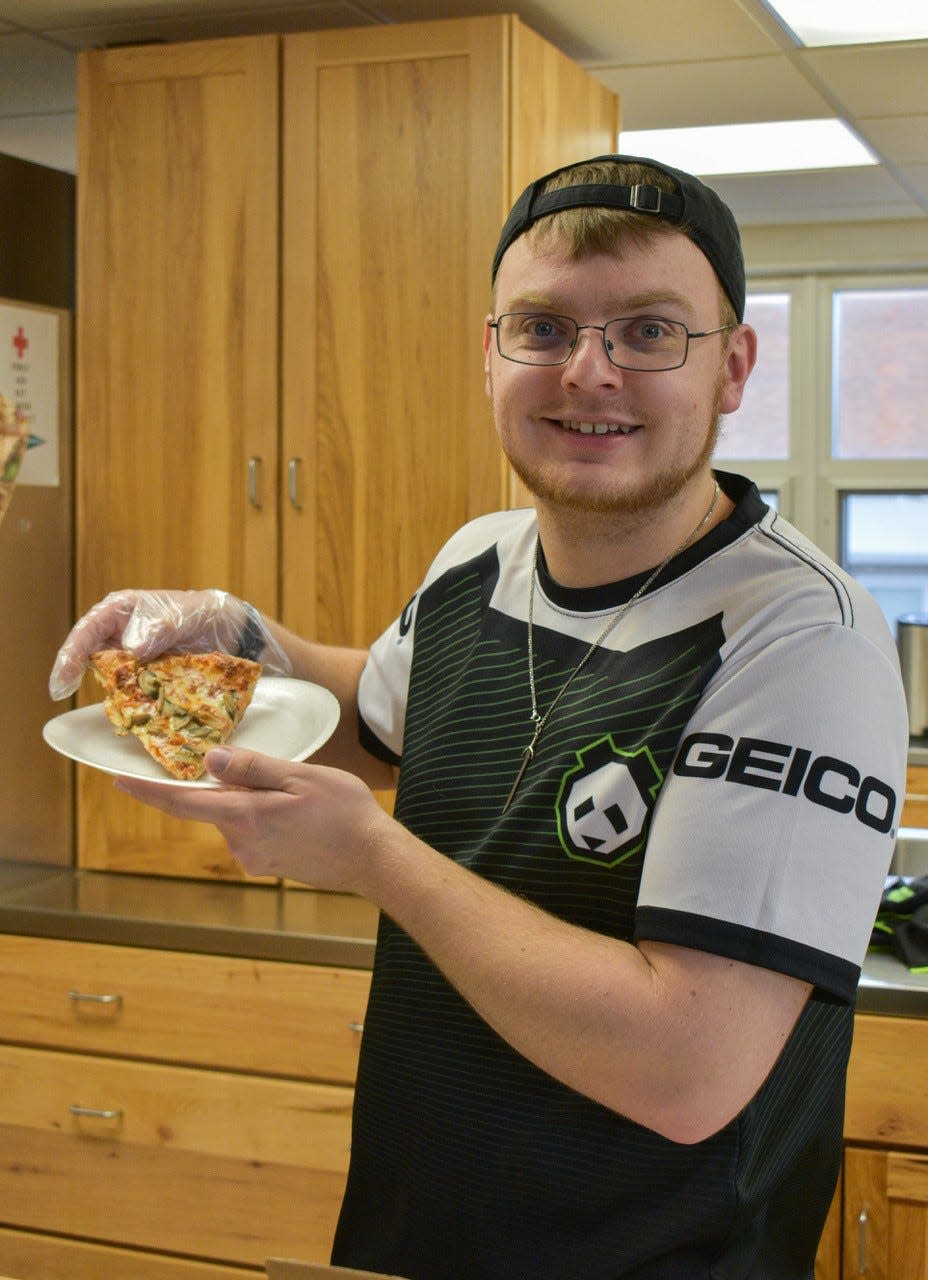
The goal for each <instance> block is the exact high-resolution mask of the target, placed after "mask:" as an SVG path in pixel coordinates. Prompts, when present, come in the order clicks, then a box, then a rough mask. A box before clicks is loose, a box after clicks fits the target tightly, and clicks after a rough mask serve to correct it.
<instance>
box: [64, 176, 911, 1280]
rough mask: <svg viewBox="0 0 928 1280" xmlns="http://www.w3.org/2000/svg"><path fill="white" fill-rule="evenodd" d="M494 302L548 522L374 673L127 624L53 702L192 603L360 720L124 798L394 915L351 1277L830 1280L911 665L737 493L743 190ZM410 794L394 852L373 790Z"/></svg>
mask: <svg viewBox="0 0 928 1280" xmlns="http://www.w3.org/2000/svg"><path fill="white" fill-rule="evenodd" d="M494 276H495V279H494V305H493V311H492V313H491V314H490V315H489V316H488V318H487V324H486V328H485V334H484V352H485V373H486V382H487V391H488V394H489V396H490V398H491V400H492V404H493V409H494V415H495V419H496V426H497V430H498V433H499V437H500V440H501V442H502V446H503V448H504V450H505V452H506V455H507V457H508V458H509V460H510V462H511V463H512V465H513V467H514V468H515V470H516V471H517V473H518V474H519V475H520V476H521V477H522V479H523V481H524V482H525V484H526V485H527V486H528V487H529V489H530V490H531V491H532V492H533V494H534V495H535V500H536V511H537V515H536V511H519V512H503V513H499V514H497V515H493V516H487V517H484V518H482V519H479V520H477V521H475V522H473V523H472V524H470V525H468V526H467V527H466V528H464V529H463V530H461V531H460V532H459V533H458V534H456V535H455V536H454V537H453V538H452V539H451V540H450V542H449V543H448V544H447V546H446V547H445V548H443V549H442V550H441V552H440V553H439V554H438V556H437V558H436V560H435V562H434V564H433V565H432V568H431V569H430V571H429V573H428V575H427V578H426V581H425V582H424V583H423V586H422V588H421V590H420V591H419V592H418V593H417V595H416V596H415V597H414V599H413V601H412V602H411V603H410V605H409V606H408V608H407V609H406V610H405V611H404V613H403V615H402V617H401V618H400V619H398V621H397V622H396V623H395V624H394V626H393V627H391V628H390V629H389V630H388V632H387V633H386V634H385V635H384V637H382V638H381V640H379V641H378V642H377V643H376V644H375V645H374V646H373V647H372V649H371V651H370V653H355V652H352V651H348V650H332V649H324V648H322V647H320V646H315V645H312V644H309V643H307V642H305V641H302V640H299V639H297V638H296V637H295V636H293V635H290V634H288V633H286V632H284V631H283V630H282V629H281V628H279V627H277V626H276V625H274V624H265V623H264V622H263V621H262V620H260V619H257V618H256V617H255V615H254V613H253V611H250V612H249V611H247V607H246V606H243V605H242V604H241V602H239V601H235V600H230V599H229V598H228V597H223V596H221V595H219V596H217V597H215V598H214V597H212V596H207V597H203V596H199V595H198V596H189V597H187V596H183V595H177V596H159V597H154V598H149V597H145V596H138V595H136V594H133V593H121V594H118V595H116V596H114V597H111V598H109V599H108V601H105V602H103V604H102V605H100V606H97V608H96V609H95V610H93V611H91V614H90V615H88V617H87V618H85V619H84V620H83V621H82V622H81V623H79V624H78V626H77V628H75V631H74V633H72V637H71V638H70V639H69V641H68V643H67V644H66V646H65V648H64V650H63V651H62V656H61V657H60V659H59V664H58V667H57V669H56V672H55V673H54V676H53V692H58V693H59V694H61V693H63V692H66V691H67V689H68V688H70V687H73V684H74V682H75V680H77V679H79V678H80V671H81V670H82V668H83V665H84V662H85V660H86V655H87V653H88V652H90V651H91V650H92V649H93V648H95V647H98V646H99V645H100V644H102V643H112V642H126V643H128V642H129V641H130V640H132V639H133V637H135V638H142V639H143V640H144V641H145V643H146V644H147V651H148V652H151V651H153V650H156V649H158V648H164V647H168V646H171V645H178V644H186V643H188V642H191V641H192V640H193V638H194V636H196V637H198V638H199V639H202V633H204V631H205V628H204V626H203V617H204V606H205V607H206V608H207V609H212V610H213V612H214V614H215V619H216V620H218V621H219V622H221V623H222V624H223V625H227V626H230V627H231V629H232V633H233V634H235V635H238V633H239V632H240V631H241V630H242V627H243V623H244V620H245V618H246V616H247V617H248V620H249V621H248V626H247V627H246V628H245V632H246V634H247V637H248V638H249V639H252V640H255V642H256V644H255V645H246V646H245V647H246V649H249V650H253V649H254V648H255V647H256V646H257V647H260V645H261V644H262V643H263V642H264V641H265V640H268V641H269V640H270V639H271V637H273V643H274V644H275V645H279V646H280V648H281V649H282V650H283V651H284V653H285V654H286V656H287V659H288V660H289V662H290V663H291V664H292V669H293V671H294V673H295V674H296V675H298V676H303V677H305V678H308V679H311V680H316V681H319V682H320V683H325V684H327V685H328V686H329V687H330V688H332V689H333V690H334V691H335V692H336V693H337V694H338V696H339V699H340V701H341V704H342V709H343V715H342V719H341V723H340V726H339V730H338V733H337V735H336V737H335V738H334V739H333V741H332V743H331V744H330V746H329V748H328V749H327V750H326V751H325V752H324V753H320V755H319V757H317V759H316V760H314V761H313V762H312V763H310V764H305V765H294V764H288V763H282V762H280V761H276V760H272V759H269V758H267V757H262V756H256V755H253V754H252V753H249V752H244V751H235V750H232V751H229V750H227V749H221V750H218V751H214V752H212V753H211V754H210V756H209V757H208V765H209V767H210V770H211V772H212V773H213V774H214V775H215V776H216V777H217V778H219V779H220V780H221V781H222V782H224V783H228V784H230V786H231V787H232V788H234V789H228V790H226V789H219V790H212V791H210V790H195V791H190V790H184V789H183V788H182V787H177V788H172V787H163V786H162V785H159V784H153V785H149V784H146V783H143V782H139V781H136V780H124V781H122V782H120V784H119V785H120V786H121V787H123V789H124V790H126V791H128V792H129V793H130V794H133V795H135V796H137V797H138V798H139V799H142V800H145V801H147V802H149V803H152V804H155V805H157V806H159V807H160V808H162V809H164V810H166V811H167V812H169V813H173V814H177V815H179V816H184V817H192V818H199V819H202V820H203V821H209V822H213V823H215V824H216V825H217V826H218V827H219V829H220V830H221V831H222V833H223V834H224V836H225V838H226V839H227V841H228V843H229V846H230V848H231V850H232V852H233V853H234V854H235V855H236V856H237V857H238V858H239V859H240V861H241V863H242V865H243V867H244V868H245V869H246V870H247V871H249V872H251V873H254V874H262V875H268V874H270V875H280V876H289V877H294V878H297V879H303V880H306V881H310V882H312V883H313V884H315V885H317V886H319V887H330V888H336V889H342V890H349V891H353V892H357V893H360V894H363V895H365V896H366V897H368V898H370V899H371V900H372V901H373V902H375V903H376V904H377V905H378V906H379V907H380V908H381V909H382V917H381V921H382V922H381V928H380V934H379V938H378V950H377V959H376V963H375V971H374V978H373V986H372V995H371V1003H370V1008H369V1010H368V1014H367V1017H366V1020H365V1034H364V1040H363V1045H362V1055H361V1064H360V1071H359V1077H358V1085H357V1098H356V1106H355V1117H354V1137H353V1153H352V1166H351V1171H350V1174H349V1180H348V1190H347V1194H346V1197H345V1203H344V1206H343V1210H342V1216H341V1220H340V1224H339V1229H338V1233H337V1237H336V1241H335V1248H334V1254H333V1260H334V1261H335V1262H336V1263H338V1264H341V1265H349V1266H355V1267H363V1268H367V1269H376V1270H381V1271H389V1272H395V1273H397V1274H399V1275H403V1276H407V1277H410V1280H495V1278H496V1277H507V1280H542V1278H544V1280H581V1278H582V1280H619V1278H620V1277H635V1278H636V1280H682V1278H683V1277H686V1278H687V1280H698V1278H700V1277H704V1278H706V1280H708V1278H709V1277H710V1276H711V1277H713V1278H714V1280H717V1278H720V1277H726V1278H727V1277H732V1278H733V1277H755V1278H758V1280H759V1278H760V1277H763V1278H764V1280H772V1278H774V1277H783V1278H789V1280H799V1278H800V1277H811V1276H812V1267H813V1259H814V1255H815V1249H816V1244H817V1241H818V1238H819V1235H820V1232H821V1228H822V1224H823V1221H824V1217H825V1214H826V1211H827V1208H828V1204H829V1201H830V1198H831V1195H832V1192H833V1189H834V1185H835V1180H836V1175H837V1170H838V1163H839V1159H840V1150H841V1123H842V1106H843V1088H844V1074H845V1068H846V1063H847V1056H848V1052H849V1047H850V1038H851V1031H852V1024H853V1001H854V995H855V989H856V983H857V978H858V976H859V969H860V964H861V962H862V959H863V955H864V952H865V950H866V945H867V940H868V938H869V934H870V928H871V924H872V920H873V916H874V914H875V910H876V907H877V904H878V901H879V897H880V893H881V890H882V888H883V884H884V877H885V873H886V869H887V866H888V863H889V860H890V856H891V852H892V844H893V837H894V822H895V817H896V810H897V796H898V795H899V794H900V790H901V784H902V780H903V777H904V769H905V756H906V748H907V741H908V730H907V726H906V720H905V709H904V700H903V697H902V693H901V686H900V682H899V676H898V670H897V664H896V659H895V650H894V647H893V644H892V641H891V638H890V636H889V634H888V632H887V629H886V627H885V624H884V623H883V622H882V619H881V617H880V615H879V611H878V610H877V608H876V606H875V605H874V603H873V602H872V601H871V600H870V599H869V597H867V596H866V595H865V593H863V592H862V591H861V590H860V589H859V588H858V587H857V586H856V585H855V584H854V583H853V582H851V581H850V580H849V579H848V578H847V577H846V576H845V575H844V574H842V573H841V571H840V570H839V569H838V568H837V567H836V566H835V565H833V564H831V563H830V562H829V561H827V560H826V559H825V557H824V556H823V555H822V554H821V553H820V552H818V551H817V550H816V549H815V548H814V547H812V546H811V545H810V544H808V543H807V542H806V541H805V540H804V539H803V538H802V537H801V536H800V535H799V534H798V533H797V532H796V531H795V530H794V529H792V528H791V527H790V526H789V525H788V524H786V522H785V521H783V520H781V519H780V518H779V516H777V515H776V513H774V512H771V511H770V510H768V509H767V508H766V506H765V505H764V504H763V503H762V502H761V500H760V498H759V496H758V494H757V491H756V489H755V488H754V487H753V486H752V485H750V484H749V482H747V481H745V480H743V479H741V478H740V477H737V476H731V475H722V474H719V475H718V476H715V475H714V474H713V471H712V468H711V456H712V450H713V446H714V443H715V439H716V433H717V429H718V426H717V424H718V416H719V414H720V413H730V412H732V411H733V410H734V409H736V408H737V407H738V404H739V403H740V400H741V395H742V391H743V388H744V385H745V382H746V380H747V378H748V376H749V374H750V372H751V368H752V366H753V363H754V357H755V336H754V333H753V331H752V330H751V329H750V328H749V327H748V326H746V325H745V324H744V323H743V310H744V266H743V260H742V256H741V248H740V242H739V239H738V234H737V229H736V227H735V225H734V220H733V219H732V217H731V214H730V212H729V211H728V209H727V208H726V207H725V206H724V205H723V204H722V203H721V201H720V200H719V199H718V198H717V197H716V196H715V195H714V193H712V192H711V191H710V190H708V189H707V188H706V187H704V186H703V185H702V184H701V183H699V182H698V181H697V180H696V179H695V178H693V177H691V176H689V175H687V174H683V173H680V172H679V171H675V170H671V169H667V168H666V167H664V166H659V165H656V164H654V162H650V161H643V162H639V161H637V160H631V159H629V158H627V157H625V158H622V157H604V158H600V159H598V160H596V161H592V162H588V163H585V164H581V165H575V166H569V167H567V168H566V169H564V170H560V171H557V172H556V173H555V174H553V175H549V176H548V178H546V179H542V180H540V181H539V182H538V183H535V184H532V186H531V187H530V188H529V189H528V190H527V191H526V192H525V193H523V196H522V197H521V198H520V200H519V201H518V202H517V204H516V206H515V207H514V209H513V212H512V214H511V215H510V218H509V220H508V222H507V224H506V227H505V228H504V230H503V234H502V237H501V240H500V245H499V248H498V251H497V254H496V259H495V262H494ZM198 610H199V611H200V612H199V613H198V612H197V611H198ZM165 611H166V612H165ZM130 614H131V615H134V616H133V618H132V621H131V628H130V631H129V632H128V633H124V631H123V628H124V627H125V625H126V621H127V619H128V618H129V616H130ZM168 615H170V616H176V617H177V618H179V619H180V620H181V622H180V629H179V628H178V623H177V621H168V622H165V621H164V618H165V616H168ZM191 620H192V621H191ZM265 627H267V629H265ZM132 628H134V629H132ZM211 634H212V633H211ZM233 647H234V646H233ZM328 765H336V766H338V767H339V768H338V769H332V768H330V767H325V766H328ZM394 766H398V769H399V772H398V790H397V799H396V811H395V812H396V818H395V819H393V818H390V817H388V816H387V815H386V814H385V813H383V811H382V810H381V809H380V808H379V807H378V806H377V805H376V803H375V802H374V800H373V798H372V797H371V795H370V792H369V790H368V786H374V787H383V786H384V785H387V784H388V782H389V779H390V776H391V771H392V769H393V767H394ZM339 770H342V771H339ZM365 784H367V785H365Z"/></svg>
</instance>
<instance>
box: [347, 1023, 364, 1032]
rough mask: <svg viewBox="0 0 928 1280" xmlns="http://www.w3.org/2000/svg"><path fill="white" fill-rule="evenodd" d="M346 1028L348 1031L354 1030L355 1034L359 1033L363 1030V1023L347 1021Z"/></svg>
mask: <svg viewBox="0 0 928 1280" xmlns="http://www.w3.org/2000/svg"><path fill="white" fill-rule="evenodd" d="M348 1030H349V1031H355V1032H357V1034H358V1035H360V1034H361V1032H362V1031H363V1030H364V1023H363V1022H349V1023H348Z"/></svg>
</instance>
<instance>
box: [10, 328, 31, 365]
mask: <svg viewBox="0 0 928 1280" xmlns="http://www.w3.org/2000/svg"><path fill="white" fill-rule="evenodd" d="M28 345H29V339H28V338H27V337H26V333H25V330H24V329H23V327H22V325H20V326H19V328H18V329H17V331H16V332H15V333H14V334H13V346H14V347H15V348H16V354H17V356H18V357H19V359H20V360H22V358H23V354H24V352H25V350H26V348H27V347H28Z"/></svg>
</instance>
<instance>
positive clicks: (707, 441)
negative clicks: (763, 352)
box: [506, 377, 723, 517]
mask: <svg viewBox="0 0 928 1280" xmlns="http://www.w3.org/2000/svg"><path fill="white" fill-rule="evenodd" d="M722 388H723V382H722V379H721V377H720V379H719V383H718V385H717V386H716V389H715V395H714V399H713V405H712V410H711V413H710V416H709V421H708V423H707V424H706V433H705V438H704V440H703V443H702V446H701V448H700V449H699V451H698V453H697V454H696V455H695V456H694V457H690V458H687V459H681V460H679V461H678V462H675V463H670V464H668V465H667V466H665V467H664V468H663V470H661V471H658V472H656V473H655V474H654V475H652V476H650V477H649V478H648V479H647V480H646V481H644V483H642V484H640V485H638V486H636V487H635V488H633V489H630V488H629V487H628V486H627V485H625V484H623V482H622V478H621V477H617V479H616V482H615V483H614V484H612V485H602V486H600V487H598V488H597V489H596V490H594V491H592V492H591V491H590V490H588V489H586V488H585V487H581V486H576V485H572V484H571V483H570V482H569V481H568V480H566V479H565V477H564V476H563V475H562V473H561V472H560V470H559V468H558V467H557V464H551V463H544V462H542V463H540V464H539V463H535V462H534V461H533V460H532V459H524V458H518V457H513V456H512V455H510V454H509V452H508V451H506V456H507V458H508V460H509V465H510V466H511V467H512V469H513V471H514V472H515V473H516V475H517V476H518V477H519V479H520V480H521V481H522V483H523V484H524V485H525V487H526V489H528V491H529V493H531V494H532V495H533V497H535V498H536V499H538V500H539V501H541V502H544V503H545V504H547V505H548V506H550V507H552V508H557V509H558V510H560V511H561V512H562V514H564V515H574V516H581V515H598V516H607V517H608V516H620V515H638V514H641V513H643V512H653V511H656V510H658V509H660V508H661V507H663V506H664V505H665V504H666V503H667V502H669V501H671V500H672V499H673V498H675V497H676V496H677V494H679V493H680V492H682V490H683V489H685V488H686V486H687V485H688V484H689V482H690V481H691V480H692V479H693V478H694V477H695V476H697V475H699V474H701V473H702V472H703V471H704V470H705V469H706V467H708V466H709V464H710V463H711V461H712V455H713V454H714V453H715V447H716V445H717V443H718V438H719V430H720V425H721V399H722ZM648 429H649V428H648V427H643V428H642V430H645V431H647V430H648Z"/></svg>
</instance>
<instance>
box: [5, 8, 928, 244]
mask: <svg viewBox="0 0 928 1280" xmlns="http://www.w3.org/2000/svg"><path fill="white" fill-rule="evenodd" d="M874 3H878V0H874ZM510 11H513V12H518V13H519V15H520V16H521V17H522V18H523V20H524V21H525V22H526V23H527V24H528V25H529V26H530V27H533V28H534V29H535V30H536V31H538V32H540V33H541V34H542V35H544V36H546V37H547V38H548V39H549V40H550V41H551V42H552V43H553V44H555V45H557V46H558V47H559V48H561V49H563V50H564V51H565V52H566V53H567V54H569V55H570V56H571V57H573V58H574V59H575V60H576V61H577V62H579V63H581V64H582V65H583V66H585V67H587V68H588V69H589V70H590V71H591V73H592V74H593V75H595V76H597V77H598V78H599V79H600V80H602V81H603V82H604V83H605V84H606V85H608V86H609V87H610V88H611V89H614V90H615V91H616V92H617V93H619V94H620V95H621V98H622V118H623V126H624V127H625V128H626V129H652V128H665V127H666V128H670V127H679V126H685V125H701V124H725V123H743V122H752V121H761V120H783V119H804V118H822V117H828V116H838V117H840V118H842V119H844V120H845V121H847V122H848V123H849V124H850V125H851V126H852V128H854V129H855V130H856V131H857V133H858V134H859V135H860V136H861V138H862V139H863V140H864V141H865V142H866V143H867V144H868V146H869V147H870V148H871V150H872V151H873V152H874V154H875V155H876V156H877V157H878V159H879V164H878V165H876V166H872V167H871V166H868V167H860V168H853V169H841V170H831V171H822V172H811V173H805V172H795V173H787V174H777V175H770V174H768V175H757V176H751V177H739V178H718V179H713V185H714V186H715V187H716V188H717V189H718V190H719V191H720V193H721V194H722V195H723V196H724V197H725V198H726V199H727V200H728V201H729V203H730V204H731V206H732V208H733V209H734V211H735V213H736V215H737V216H738V218H739V219H740V220H741V221H742V222H743V223H744V224H765V223H766V224H775V223H787V222H811V221H816V222H817V221H825V220H838V221H847V220H853V219H867V220H869V219H874V218H924V217H925V216H926V215H928V41H916V42H906V43H895V44H877V45H849V46H844V47H839V48H830V49H828V48H820V49H805V48H802V47H800V46H797V45H796V42H795V41H794V39H793V38H792V37H791V35H790V34H789V33H788V32H787V31H786V30H785V29H784V28H783V27H781V25H780V24H779V22H778V21H777V20H776V19H775V17H774V16H773V15H772V13H771V11H770V10H769V9H768V8H767V6H766V4H765V3H764V0H663V2H662V3H661V4H660V5H659V6H654V5H650V4H646V3H644V4H643V3H642V2H641V0H569V3H568V0H372V2H370V3H368V0H315V2H313V0H267V2H266V3H261V0H251V3H246V2H245V0H238V2H236V0H0V152H5V153H7V154H9V155H15V156H19V157H22V158H24V159H28V160H34V161H36V162H38V163H40V164H46V165H50V166H52V167H53V168H57V169H65V170H70V171H73V170H74V169H75V167H76V118H75V96H76V66H75V61H76V60H75V54H76V53H77V52H78V51H79V50H82V49H88V48H92V47H99V46H102V45H107V44H116V43H127V42H129V43H135V42H139V41H145V40H148V41H151V40H156V41H162V40H170V41H174V40H193V39H201V38H206V37H211V36H220V35H247V34H253V33H257V32H272V31H297V30H310V29H321V28H334V27H351V26H363V25H367V24H372V23H391V22H412V21H418V20H421V19H432V18H442V17H456V16H463V15H474V14H479V13H494V12H510Z"/></svg>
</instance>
